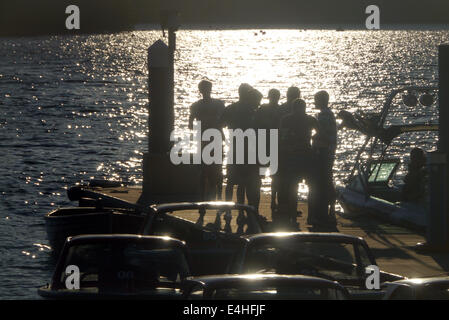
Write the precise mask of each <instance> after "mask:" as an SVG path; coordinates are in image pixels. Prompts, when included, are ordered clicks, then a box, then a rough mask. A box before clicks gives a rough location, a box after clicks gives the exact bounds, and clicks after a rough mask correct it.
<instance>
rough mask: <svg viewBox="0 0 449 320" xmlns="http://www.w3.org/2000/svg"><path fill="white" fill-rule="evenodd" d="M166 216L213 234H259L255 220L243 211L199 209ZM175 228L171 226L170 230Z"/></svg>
mask: <svg viewBox="0 0 449 320" xmlns="http://www.w3.org/2000/svg"><path fill="white" fill-rule="evenodd" d="M167 214H168V215H169V216H171V217H176V218H180V219H182V220H184V221H185V222H190V224H192V225H195V226H196V227H198V228H201V229H205V230H210V231H215V232H224V233H226V234H236V235H241V234H253V233H258V232H261V230H260V228H259V225H258V223H257V220H255V218H254V216H252V215H251V214H250V213H249V212H248V211H247V210H245V209H233V208H200V209H188V210H173V211H169V212H167ZM156 223H157V222H156ZM163 227H164V226H156V227H155V229H156V230H159V229H161V228H162V229H163ZM165 227H167V226H165ZM175 228H176V227H173V226H171V229H175ZM159 233H160V232H159ZM159 233H158V234H159ZM162 234H163V233H162Z"/></svg>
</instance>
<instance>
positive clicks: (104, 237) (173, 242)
mask: <svg viewBox="0 0 449 320" xmlns="http://www.w3.org/2000/svg"><path fill="white" fill-rule="evenodd" d="M97 242H148V243H155V242H160V243H166V244H167V245H168V244H169V245H170V246H183V247H184V246H186V244H185V242H184V241H181V240H178V239H175V238H171V237H167V236H144V235H137V234H83V235H77V236H71V237H68V238H67V243H68V244H70V245H75V244H79V243H97Z"/></svg>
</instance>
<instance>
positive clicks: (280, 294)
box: [211, 284, 344, 300]
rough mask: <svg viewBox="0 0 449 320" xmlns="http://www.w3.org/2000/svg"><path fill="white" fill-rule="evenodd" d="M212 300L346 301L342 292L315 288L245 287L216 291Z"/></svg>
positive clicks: (294, 286)
mask: <svg viewBox="0 0 449 320" xmlns="http://www.w3.org/2000/svg"><path fill="white" fill-rule="evenodd" d="M211 298H212V299H227V300H231V299H232V300H234V299H236V300H302V299H304V300H335V299H338V300H340V299H344V295H343V293H342V292H341V290H338V289H334V288H320V287H313V286H308V285H305V286H298V285H297V284H295V285H291V286H286V285H283V286H273V285H271V286H263V285H259V286H257V285H256V286H254V285H251V286H243V287H239V288H220V289H215V290H213V292H212V295H211Z"/></svg>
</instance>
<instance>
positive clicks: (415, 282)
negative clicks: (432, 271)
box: [390, 276, 449, 286]
mask: <svg viewBox="0 0 449 320" xmlns="http://www.w3.org/2000/svg"><path fill="white" fill-rule="evenodd" d="M390 283H391V284H407V285H412V286H421V285H424V286H425V285H432V284H449V276H446V277H429V278H410V279H404V280H398V281H394V282H390Z"/></svg>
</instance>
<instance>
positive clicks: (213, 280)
mask: <svg viewBox="0 0 449 320" xmlns="http://www.w3.org/2000/svg"><path fill="white" fill-rule="evenodd" d="M188 281H189V282H196V283H198V284H201V285H203V286H206V287H208V288H217V287H229V286H233V285H242V284H243V285H244V284H250V283H254V281H261V282H263V283H266V284H275V283H276V284H294V285H301V284H308V285H313V286H317V287H332V288H342V286H341V285H340V284H338V283H337V282H336V281H331V280H327V279H323V278H318V277H313V276H306V275H280V274H263V273H257V274H232V275H228V274H227V275H209V276H199V277H191V278H188Z"/></svg>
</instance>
